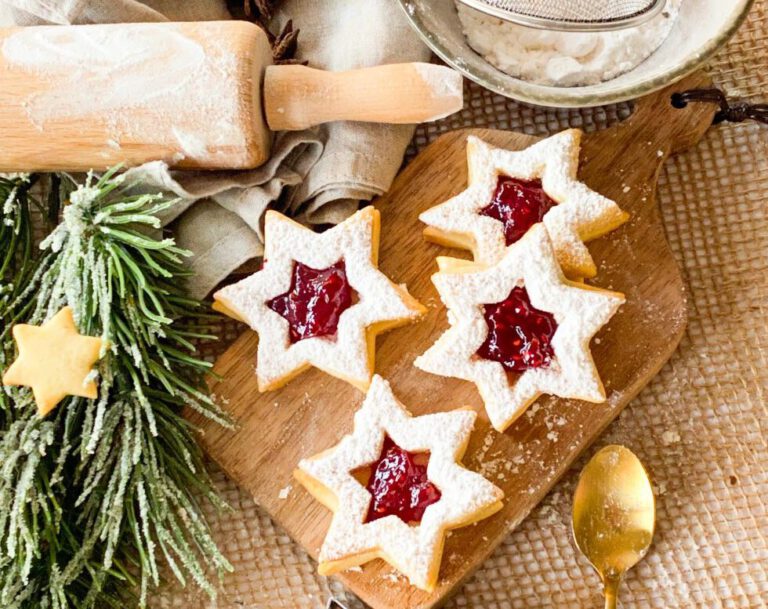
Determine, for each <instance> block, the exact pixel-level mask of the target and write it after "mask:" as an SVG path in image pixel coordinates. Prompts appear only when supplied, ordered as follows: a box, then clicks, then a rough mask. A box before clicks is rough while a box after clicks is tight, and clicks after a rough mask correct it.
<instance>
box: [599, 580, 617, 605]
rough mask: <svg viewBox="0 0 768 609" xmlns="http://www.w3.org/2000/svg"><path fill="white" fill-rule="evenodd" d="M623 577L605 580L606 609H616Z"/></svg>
mask: <svg viewBox="0 0 768 609" xmlns="http://www.w3.org/2000/svg"><path fill="white" fill-rule="evenodd" d="M620 583H621V577H606V578H605V579H604V580H603V590H604V593H605V609H616V602H617V599H618V597H619V584H620Z"/></svg>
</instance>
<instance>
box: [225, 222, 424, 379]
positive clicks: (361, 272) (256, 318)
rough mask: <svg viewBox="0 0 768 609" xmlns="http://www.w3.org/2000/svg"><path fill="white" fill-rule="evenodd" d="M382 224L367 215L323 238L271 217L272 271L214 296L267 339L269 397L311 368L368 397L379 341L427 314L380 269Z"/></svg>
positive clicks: (267, 260) (260, 373) (260, 370)
mask: <svg viewBox="0 0 768 609" xmlns="http://www.w3.org/2000/svg"><path fill="white" fill-rule="evenodd" d="M379 222H380V221H379V212H378V211H377V210H376V209H374V208H373V207H366V208H365V209H362V210H360V211H358V212H357V213H356V214H355V215H353V216H352V217H350V218H348V219H347V220H346V221H344V222H342V223H341V224H339V225H338V226H335V227H334V228H332V229H330V230H327V231H325V232H324V233H315V232H313V231H311V230H309V229H308V228H305V227H303V226H301V225H300V224H298V223H296V222H294V221H293V220H290V219H289V218H287V217H285V216H283V215H282V214H279V213H277V212H275V211H268V212H267V214H266V220H265V229H264V232H265V245H264V248H265V250H264V267H263V268H262V269H261V270H260V271H258V272H257V273H254V274H253V275H251V276H250V277H247V278H246V279H243V280H242V281H240V282H238V283H235V284H233V285H230V286H227V287H225V288H223V289H221V290H219V291H218V292H216V294H214V299H215V300H216V303H215V304H214V308H216V309H217V310H219V311H222V312H224V313H226V314H228V315H230V316H231V317H234V318H235V319H239V320H241V321H244V322H246V323H247V324H248V325H250V326H251V328H253V329H254V330H256V332H258V333H259V347H258V356H257V357H258V361H257V367H256V375H257V377H258V383H259V389H260V390H261V391H269V390H271V389H277V388H278V387H280V386H282V385H283V384H285V383H286V382H288V381H289V380H290V379H292V378H293V377H294V376H296V375H298V374H299V373H300V372H302V371H303V370H305V369H306V368H308V367H309V366H315V367H317V368H320V369H321V370H324V371H325V372H327V373H328V374H331V375H333V376H336V377H338V378H341V379H343V380H345V381H348V382H349V383H351V384H353V385H355V386H356V387H359V388H360V389H362V390H365V389H367V387H368V384H369V383H370V380H371V376H372V374H373V370H374V353H375V341H376V335H377V334H378V333H380V332H383V331H385V330H388V329H390V328H393V327H396V326H400V325H403V324H406V323H408V322H410V321H413V320H415V319H417V318H418V317H420V316H421V315H422V314H423V313H424V307H423V306H422V305H421V304H419V303H418V302H417V301H416V300H415V299H414V298H413V297H412V296H411V295H410V294H409V293H408V291H407V290H406V289H405V287H403V286H399V285H395V284H394V283H392V282H391V281H390V280H389V279H388V278H387V277H386V276H385V275H384V274H383V273H382V272H381V271H380V270H379V269H378V268H377V265H378V250H379Z"/></svg>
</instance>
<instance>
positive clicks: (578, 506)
mask: <svg viewBox="0 0 768 609" xmlns="http://www.w3.org/2000/svg"><path fill="white" fill-rule="evenodd" d="M655 521H656V507H655V502H654V497H653V489H652V488H651V481H650V479H649V477H648V473H647V472H646V471H645V468H644V467H643V465H642V463H640V460H639V459H638V458H637V457H636V456H635V455H634V453H632V451H630V450H629V449H628V448H625V447H623V446H617V445H611V446H606V447H605V448H603V449H601V450H600V451H598V452H597V454H595V456H594V457H592V459H591V460H590V461H589V463H587V465H586V467H585V468H584V470H583V471H582V473H581V477H580V478H579V483H578V485H577V487H576V492H575V493H574V496H573V537H574V540H575V541H576V545H577V546H578V548H579V550H581V552H582V553H583V554H584V556H586V557H587V559H588V560H589V562H590V563H591V564H592V566H593V567H594V568H595V570H596V571H597V573H598V574H599V575H600V578H601V579H602V580H603V586H604V589H605V607H606V609H614V608H615V607H616V598H617V594H618V588H619V584H620V583H621V578H622V577H623V575H624V573H626V572H627V570H629V569H631V568H632V567H634V566H635V565H636V564H637V563H638V562H639V561H640V560H641V559H642V558H643V557H644V556H645V554H646V552H647V551H648V548H649V547H650V545H651V540H652V539H653V531H654V525H655Z"/></svg>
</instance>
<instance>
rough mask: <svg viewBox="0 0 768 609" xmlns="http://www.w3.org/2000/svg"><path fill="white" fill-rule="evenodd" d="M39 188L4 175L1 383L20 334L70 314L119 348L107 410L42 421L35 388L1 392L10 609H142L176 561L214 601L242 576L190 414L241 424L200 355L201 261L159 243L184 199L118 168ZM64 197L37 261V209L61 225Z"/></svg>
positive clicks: (108, 373)
mask: <svg viewBox="0 0 768 609" xmlns="http://www.w3.org/2000/svg"><path fill="white" fill-rule="evenodd" d="M35 179H36V178H35V177H34V176H32V177H14V178H12V179H8V178H0V201H4V204H3V208H2V209H3V222H2V223H1V224H0V244H2V246H6V245H8V246H9V249H10V250H12V253H10V254H8V253H7V250H5V249H0V252H3V253H2V254H0V265H1V266H0V320H2V324H3V325H2V326H0V372H1V371H2V369H3V368H4V367H5V366H6V365H7V364H8V363H9V362H10V361H11V359H12V358H13V357H15V352H14V349H15V347H14V345H13V342H12V341H11V340H10V333H9V329H10V326H11V325H12V324H13V323H17V322H19V321H24V322H29V323H35V324H39V323H43V322H44V321H46V320H47V319H49V318H50V317H51V316H52V315H54V314H55V313H56V312H58V311H59V310H60V309H61V307H62V306H65V305H69V306H71V307H72V308H73V310H74V313H75V320H76V322H77V324H78V328H79V330H80V331H81V332H82V333H84V334H89V335H93V336H101V337H102V338H103V339H104V340H105V344H106V345H107V347H106V348H105V349H104V350H103V353H102V359H101V360H100V363H99V371H98V372H99V376H100V379H99V391H100V396H99V398H98V399H96V400H86V399H83V398H67V399H66V400H65V401H63V402H62V403H61V404H60V405H59V406H58V408H57V409H56V410H55V411H54V412H53V413H52V415H50V416H49V418H47V419H44V420H43V419H40V418H39V417H38V416H37V414H36V410H35V406H34V402H33V399H32V397H31V395H30V392H29V390H28V389H25V388H10V389H5V390H4V391H3V392H0V424H1V425H0V474H2V475H1V476H0V540H2V543H0V606H2V607H9V608H14V609H33V608H34V609H69V608H70V607H77V608H82V609H91V608H98V609H101V608H102V607H111V606H114V607H121V608H125V607H127V606H129V605H130V604H138V605H140V606H144V605H145V604H146V602H147V598H148V594H149V591H150V590H151V588H152V587H155V586H157V585H158V584H159V581H160V573H161V571H162V567H161V564H162V563H165V565H166V566H168V568H169V569H170V571H171V572H172V573H173V574H174V575H175V576H176V577H177V579H179V581H181V582H185V581H186V580H187V579H192V580H193V581H194V582H195V583H196V584H197V585H198V586H200V587H201V588H202V589H204V590H206V591H207V592H208V593H209V594H211V595H213V594H214V591H215V587H214V585H213V582H212V580H211V579H210V577H211V575H214V576H215V575H216V574H217V573H218V574H221V573H222V572H223V571H225V570H227V569H230V568H231V567H230V565H229V563H228V562H227V560H226V559H225V558H224V557H223V556H222V555H221V553H220V552H219V551H218V549H217V548H216V545H215V543H214V541H213V538H212V537H211V535H210V532H209V530H208V527H207V524H206V522H205V518H204V517H203V512H202V508H201V506H200V505H199V504H198V498H204V499H206V500H208V501H211V502H212V503H213V504H214V505H216V506H219V507H222V505H223V503H222V502H221V500H220V499H219V498H218V497H217V495H216V493H215V492H214V490H213V487H212V485H211V482H210V480H209V478H208V477H207V474H206V470H205V466H204V463H203V460H202V456H201V453H200V450H199V448H198V446H197V444H196V443H195V442H194V439H193V429H192V428H191V426H190V424H189V422H188V421H187V420H186V419H185V418H183V417H182V416H181V410H182V409H183V408H185V407H188V408H191V409H193V410H195V411H197V412H200V413H202V414H203V415H205V416H207V417H209V418H211V419H213V420H216V421H218V422H220V423H222V424H229V421H228V419H227V418H226V417H225V416H224V414H223V413H222V412H221V411H220V410H219V408H218V407H217V406H216V404H215V403H214V402H213V401H212V400H211V398H210V397H209V395H208V393H207V390H206V387H205V383H204V381H203V375H204V374H205V372H206V371H207V370H208V368H209V364H208V363H207V362H204V361H202V360H200V359H198V358H196V357H195V355H194V345H193V343H192V342H191V340H192V339H197V340H199V339H201V338H209V332H208V325H209V321H210V317H209V315H208V314H207V313H206V312H205V311H204V310H203V308H202V307H201V305H200V303H199V302H197V301H195V300H193V299H190V298H189V297H187V296H186V295H185V294H184V293H183V291H181V289H180V287H179V284H180V283H181V281H180V279H181V278H183V277H185V276H186V275H187V274H188V272H187V271H186V269H185V268H184V267H183V266H182V263H181V261H182V260H183V259H184V257H186V256H187V255H188V252H186V251H184V250H182V249H181V248H178V247H177V246H176V245H175V243H174V242H173V240H171V239H167V238H162V237H159V238H156V237H154V236H152V235H151V234H148V233H147V232H146V230H147V229H146V227H150V228H152V229H154V228H156V227H157V226H159V221H158V219H157V213H159V212H161V211H164V210H165V209H167V208H168V207H170V206H172V205H173V204H174V201H173V200H169V199H165V198H164V197H163V196H161V195H146V194H142V195H134V194H131V192H130V190H129V189H128V188H127V185H126V184H124V183H123V178H122V176H119V175H117V173H116V172H115V171H114V170H112V171H110V172H107V173H106V174H105V175H104V176H102V177H101V178H99V179H98V180H97V179H96V178H95V177H93V176H89V177H88V179H87V180H86V182H85V184H82V185H79V186H78V185H76V184H74V183H73V182H72V180H71V179H70V178H68V177H67V176H64V177H58V176H53V177H52V178H51V181H52V186H53V188H52V192H53V193H54V195H53V196H51V197H50V198H49V199H48V200H47V201H46V202H40V201H33V200H32V199H31V198H30V197H29V187H28V185H29V184H31V183H32V182H33V181H34V180H35ZM57 193H61V197H57V196H56V194H57ZM60 198H63V199H66V200H67V201H68V204H67V205H66V206H65V207H64V208H63V213H62V217H63V220H62V222H61V223H60V224H59V225H58V226H57V227H56V228H55V229H54V230H52V231H51V232H50V233H49V234H48V236H47V237H46V238H45V239H44V240H43V242H42V243H41V248H42V249H40V250H36V249H35V248H33V247H32V234H33V232H32V229H33V222H32V217H33V216H32V214H31V211H30V209H31V207H34V206H37V207H39V208H40V209H41V210H42V212H43V213H42V216H41V217H42V218H46V217H48V218H50V217H55V216H56V215H57V213H56V212H57V211H58V205H59V199H60ZM129 585H130V586H135V589H131V588H129V587H127V586H129Z"/></svg>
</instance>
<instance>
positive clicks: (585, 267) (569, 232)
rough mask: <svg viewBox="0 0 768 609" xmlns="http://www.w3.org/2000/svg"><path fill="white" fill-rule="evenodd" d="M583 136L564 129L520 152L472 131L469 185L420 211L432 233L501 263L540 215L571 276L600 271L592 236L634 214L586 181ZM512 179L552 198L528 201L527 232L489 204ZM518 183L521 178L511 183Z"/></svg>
mask: <svg viewBox="0 0 768 609" xmlns="http://www.w3.org/2000/svg"><path fill="white" fill-rule="evenodd" d="M580 142H581V131H579V130H577V129H569V130H567V131H563V132H561V133H558V134H556V135H553V136H551V137H548V138H546V139H544V140H541V141H540V142H537V143H535V144H533V145H532V146H529V147H528V148H526V149H524V150H519V151H518V150H505V149H502V148H494V147H492V146H490V145H488V144H486V143H485V142H483V141H482V140H481V139H479V138H477V137H474V136H469V137H468V138H467V161H468V169H469V172H468V173H469V185H468V186H467V189H466V190H464V191H463V192H461V193H459V194H458V195H456V196H455V197H453V198H451V199H449V200H448V201H446V202H444V203H442V204H440V205H437V206H435V207H432V208H431V209H428V210H427V211H425V212H423V213H422V214H421V215H420V216H419V218H420V219H421V221H422V222H424V223H425V224H427V225H428V226H427V228H426V229H425V230H424V236H425V237H426V238H427V239H428V240H430V241H435V242H437V243H441V244H443V245H448V246H450V247H459V248H463V249H470V250H472V252H473V254H474V259H475V261H476V262H482V263H484V264H494V263H495V262H496V261H498V260H499V258H501V256H503V255H504V250H505V248H506V246H507V245H511V244H512V242H513V241H510V239H517V238H519V236H522V234H524V232H525V230H527V228H528V227H529V226H530V225H531V224H532V223H535V222H538V220H539V219H540V220H541V222H542V223H543V224H544V226H546V228H547V231H548V232H549V235H550V237H551V238H552V242H553V244H554V247H555V252H556V253H557V259H558V261H559V262H560V265H561V266H562V268H563V270H564V271H565V273H566V275H568V276H570V277H593V276H594V275H595V274H596V272H597V269H596V268H595V263H594V262H593V260H592V257H591V256H590V254H589V251H588V250H587V248H586V246H585V245H584V242H586V241H589V240H591V239H595V238H597V237H599V236H601V235H603V234H605V233H607V232H609V231H611V230H613V229H614V228H616V227H617V226H619V225H620V224H622V223H623V222H625V221H626V219H627V218H628V214H627V213H626V212H624V211H622V210H621V209H620V208H619V206H618V205H616V203H615V202H613V201H612V200H610V199H608V198H606V197H604V196H602V195H600V194H599V193H596V192H594V191H593V190H590V189H589V188H588V187H587V186H586V185H585V184H583V183H582V182H579V181H578V179H577V172H578V167H579V148H580ZM508 179H511V180H512V181H516V180H519V181H522V182H520V183H518V184H517V186H516V187H517V188H522V189H523V190H525V189H526V188H531V189H533V190H534V191H535V195H536V196H537V197H541V198H543V199H545V200H546V203H540V202H534V203H535V204H536V205H537V206H539V205H544V207H543V208H540V209H531V208H530V207H528V206H527V205H526V204H524V205H526V207H525V208H524V209H522V211H521V212H520V213H522V214H523V215H522V217H520V218H519V219H518V222H522V223H523V226H522V230H519V231H517V232H516V233H515V232H514V231H513V235H514V236H513V235H508V234H506V231H505V229H507V228H509V227H507V226H506V225H505V222H504V221H502V220H501V219H500V218H498V217H494V216H495V214H498V211H497V212H491V213H490V214H489V213H488V209H489V208H488V206H489V205H490V204H491V202H492V201H493V200H494V199H496V198H497V197H498V196H499V193H500V192H501V191H500V190H499V189H500V188H501V187H502V186H503V184H502V182H501V180H508ZM514 187H515V185H514V184H513V185H512V186H510V189H511V188H514ZM542 191H543V192H542ZM516 194H517V196H521V195H520V194H519V192H518V193H515V192H512V195H513V196H514V195H516ZM522 196H526V195H525V193H523V194H522ZM531 196H533V195H530V194H529V195H528V197H529V198H530V197H531ZM516 204H518V205H519V204H520V203H519V201H517V202H516ZM532 204H533V203H532ZM484 210H485V211H484ZM537 212H538V214H537Z"/></svg>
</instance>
